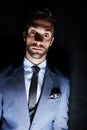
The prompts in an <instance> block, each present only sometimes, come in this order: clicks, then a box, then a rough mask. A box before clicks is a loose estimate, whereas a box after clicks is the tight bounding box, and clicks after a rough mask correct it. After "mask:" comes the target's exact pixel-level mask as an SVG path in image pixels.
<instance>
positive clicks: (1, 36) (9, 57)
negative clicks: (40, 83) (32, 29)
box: [0, 1, 87, 130]
mask: <svg viewBox="0 0 87 130" xmlns="http://www.w3.org/2000/svg"><path fill="white" fill-rule="evenodd" d="M46 2H47V1H41V2H40V3H39V2H37V1H36V2H35V1H32V3H31V4H30V3H28V2H27V1H25V2H21V4H20V3H17V2H16V4H15V5H20V6H16V7H14V6H13V5H14V3H15V2H13V1H12V2H11V3H10V5H11V6H9V7H8V6H6V7H5V6H4V2H3V5H0V6H1V8H0V69H1V70H2V69H3V68H4V67H6V66H8V65H9V64H11V63H18V61H19V60H20V58H21V57H22V55H23V54H22V52H23V51H24V49H23V47H24V44H23V38H22V31H23V25H24V22H25V18H26V15H27V12H28V11H29V10H30V9H31V8H34V7H35V6H36V5H37V6H36V7H35V8H38V7H39V8H42V7H43V6H42V5H44V7H45V8H50V9H52V11H53V12H55V14H56V15H57V17H58V18H60V19H61V21H60V22H59V21H58V22H59V24H60V27H61V29H60V28H57V33H56V35H55V44H54V45H53V49H50V51H49V53H48V60H49V62H52V63H54V64H55V65H56V66H57V67H58V68H59V69H60V70H61V71H62V72H63V73H65V75H68V76H69V78H70V81H71V82H70V87H71V96H70V105H69V107H70V112H69V117H70V118H69V130H84V129H85V130H86V129H87V67H86V66H87V45H86V44H87V36H86V34H87V33H86V27H87V20H86V17H87V14H86V12H87V7H86V3H84V2H80V1H79V2H77V3H76V1H75V2H74V1H73V2H72V1H70V2H66V1H65V2H58V1H53V2H52V1H48V4H47V3H46ZM7 4H8V3H6V2H5V5H7ZM33 4H34V5H33ZM38 4H39V5H38ZM8 5H9V4H8ZM58 27H59V26H58ZM59 32H61V35H60V33H59Z"/></svg>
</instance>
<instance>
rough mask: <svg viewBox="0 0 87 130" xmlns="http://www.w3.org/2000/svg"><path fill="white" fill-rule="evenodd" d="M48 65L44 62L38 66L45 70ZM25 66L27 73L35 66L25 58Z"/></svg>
mask: <svg viewBox="0 0 87 130" xmlns="http://www.w3.org/2000/svg"><path fill="white" fill-rule="evenodd" d="M46 63H47V61H46V60H44V61H43V62H41V63H40V64H38V66H39V67H40V69H45V68H46ZM23 65H24V70H25V71H27V70H31V67H32V66H33V65H34V64H33V63H31V62H30V61H29V60H28V59H27V58H26V57H24V61H23Z"/></svg>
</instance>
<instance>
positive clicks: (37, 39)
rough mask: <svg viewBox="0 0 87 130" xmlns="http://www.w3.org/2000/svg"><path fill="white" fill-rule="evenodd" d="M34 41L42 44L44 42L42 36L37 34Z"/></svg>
mask: <svg viewBox="0 0 87 130" xmlns="http://www.w3.org/2000/svg"><path fill="white" fill-rule="evenodd" d="M34 39H35V41H41V42H42V41H43V37H42V35H41V34H39V33H36V34H35V36H34Z"/></svg>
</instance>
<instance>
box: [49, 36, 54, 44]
mask: <svg viewBox="0 0 87 130" xmlns="http://www.w3.org/2000/svg"><path fill="white" fill-rule="evenodd" d="M53 42H54V37H52V39H51V42H50V46H51V45H52V43H53Z"/></svg>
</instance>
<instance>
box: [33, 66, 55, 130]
mask: <svg viewBox="0 0 87 130" xmlns="http://www.w3.org/2000/svg"><path fill="white" fill-rule="evenodd" d="M53 81H54V73H53V72H51V71H50V70H49V69H48V67H47V69H46V73H45V76H44V82H43V86H42V94H41V97H40V100H39V103H38V107H37V110H36V113H35V116H34V119H33V122H32V125H31V127H34V129H37V127H35V126H37V124H38V123H39V119H40V117H41V113H42V109H43V110H44V106H45V104H46V103H47V102H48V99H49V96H50V92H51V90H52V87H53ZM35 124H36V125H35ZM33 125H34V126H33Z"/></svg>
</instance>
